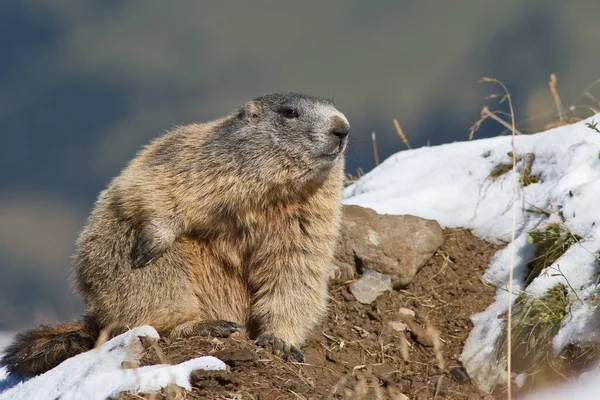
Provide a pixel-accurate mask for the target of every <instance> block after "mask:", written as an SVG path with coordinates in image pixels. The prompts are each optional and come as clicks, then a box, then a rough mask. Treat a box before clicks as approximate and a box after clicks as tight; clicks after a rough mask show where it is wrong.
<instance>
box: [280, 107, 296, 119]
mask: <svg viewBox="0 0 600 400" xmlns="http://www.w3.org/2000/svg"><path fill="white" fill-rule="evenodd" d="M279 113H280V114H281V115H283V116H284V117H286V118H298V117H299V116H300V114H298V110H296V109H295V108H290V107H284V108H281V109H280V110H279Z"/></svg>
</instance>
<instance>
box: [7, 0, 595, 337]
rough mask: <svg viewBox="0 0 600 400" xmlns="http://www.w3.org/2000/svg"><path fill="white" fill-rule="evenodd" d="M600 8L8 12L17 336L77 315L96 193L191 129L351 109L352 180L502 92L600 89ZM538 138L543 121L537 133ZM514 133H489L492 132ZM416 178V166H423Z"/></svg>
mask: <svg viewBox="0 0 600 400" xmlns="http://www.w3.org/2000/svg"><path fill="white" fill-rule="evenodd" d="M598 16H600V2H598V1H577V2H566V1H552V0H539V1H535V0H520V1H517V0H503V1H494V2H492V1H481V0H462V1H447V0H438V1H426V0H425V1H419V2H417V1H371V2H367V1H358V0H346V1H342V0H336V1H333V0H332V1H302V2H300V1H294V2H291V1H280V2H274V1H273V2H269V1H251V2H250V1H248V2H241V1H238V2H229V1H220V2H218V1H214V2H213V1H192V0H180V1H165V0H163V1H159V0H130V1H116V0H102V1H80V0H24V1H16V0H3V1H2V2H0V32H1V35H0V55H1V56H0V84H1V88H2V90H0V135H1V136H0V138H1V141H0V143H1V144H0V329H17V328H22V327H25V326H28V325H31V324H33V323H34V322H40V321H48V322H52V321H56V320H58V319H69V318H72V317H76V316H77V315H78V314H79V313H81V312H82V310H83V308H82V304H81V302H80V301H79V299H78V298H77V296H76V295H74V294H72V290H71V288H70V285H69V282H68V274H69V263H70V262H71V258H70V257H71V254H72V253H73V250H74V241H75V239H76V237H77V234H78V232H79V230H80V229H81V228H82V226H83V224H84V222H85V218H86V217H87V215H88V213H89V212H90V210H91V208H92V206H93V203H94V201H95V198H96V196H97V194H98V192H99V191H100V190H102V189H103V188H104V187H105V185H106V184H107V183H108V182H109V180H110V179H111V178H112V177H114V176H115V175H117V174H118V173H119V171H120V170H121V169H122V168H123V167H124V165H125V163H126V162H127V161H128V160H129V159H130V158H131V157H132V156H133V155H134V154H135V152H136V151H137V150H138V149H139V148H140V147H141V146H142V145H143V144H145V143H147V142H148V141H149V140H150V139H151V138H153V137H155V136H157V135H160V134H161V132H164V130H166V129H168V128H169V127H171V126H173V125H174V124H183V123H189V122H194V121H206V120H209V119H213V118H217V117H220V116H223V115H225V114H227V113H229V112H231V111H232V110H233V109H234V108H236V107H238V106H240V105H241V104H243V103H244V102H245V101H246V100H248V99H251V98H253V97H255V96H257V95H259V94H261V93H267V92H274V91H288V90H294V91H300V92H305V93H309V94H313V95H319V96H325V97H330V98H333V99H334V100H335V102H336V104H337V106H338V108H339V109H340V110H341V111H343V112H344V113H345V114H346V116H347V117H348V119H349V120H350V122H351V125H352V130H353V132H352V136H353V139H352V146H351V148H350V149H349V151H348V154H347V160H348V162H347V163H348V172H351V173H355V171H356V169H357V168H358V167H361V168H362V169H363V170H365V171H368V170H370V169H371V168H372V167H373V166H374V161H373V154H372V147H371V140H370V135H371V132H373V131H375V132H377V138H378V148H379V154H380V158H381V159H384V158H386V157H387V156H389V155H390V154H392V153H395V152H397V151H400V150H404V149H405V146H404V145H403V144H402V142H401V141H400V139H399V137H398V136H397V135H396V133H395V131H394V127H393V125H392V119H393V118H397V119H398V120H399V121H400V124H401V125H402V127H403V129H404V132H405V133H406V135H407V136H408V139H409V140H410V142H411V144H412V146H413V147H419V146H423V145H425V144H426V143H427V142H428V141H429V142H430V143H431V144H439V143H444V142H449V141H454V140H466V139H467V137H468V130H469V127H470V126H471V125H472V124H473V122H475V121H476V120H477V119H478V118H479V112H480V110H481V108H482V106H483V105H484V104H485V103H484V98H485V96H486V95H487V94H490V93H493V92H495V89H494V88H493V87H490V86H489V85H488V86H484V85H481V84H478V83H477V81H478V80H479V79H480V78H481V77H483V76H493V77H496V78H499V79H501V80H502V81H504V83H506V85H507V86H508V88H509V89H510V91H511V93H512V95H513V98H514V101H515V107H516V113H517V119H519V120H525V119H526V118H529V117H532V116H536V115H539V114H540V113H544V112H551V113H552V111H553V110H555V108H554V103H553V100H552V98H551V97H550V95H549V92H548V86H547V82H548V77H549V75H550V73H556V74H557V76H558V79H559V91H560V94H561V96H562V98H563V101H564V102H565V103H569V102H571V101H575V100H576V99H577V98H578V96H579V95H580V94H581V93H582V91H583V90H584V89H585V88H586V87H587V86H588V85H589V84H590V83H592V82H593V81H594V80H595V79H597V78H600V68H599V66H600V52H599V51H598V42H599V39H600V26H599V23H598ZM534 128H535V126H534ZM501 130H502V129H501V128H500V127H499V126H498V125H497V124H495V123H486V124H484V125H483V127H482V130H481V131H480V132H479V133H478V134H477V136H478V137H484V136H491V135H496V134H498V133H499V132H500V131H501ZM407 173H410V171H407Z"/></svg>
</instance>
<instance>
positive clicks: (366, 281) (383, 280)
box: [348, 269, 392, 304]
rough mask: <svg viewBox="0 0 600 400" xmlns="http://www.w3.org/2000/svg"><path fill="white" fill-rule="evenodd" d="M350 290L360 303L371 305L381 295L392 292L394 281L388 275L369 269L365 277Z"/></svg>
mask: <svg viewBox="0 0 600 400" xmlns="http://www.w3.org/2000/svg"><path fill="white" fill-rule="evenodd" d="M348 288H349V289H350V293H352V295H353V296H354V297H355V298H356V300H357V301H358V302H359V303H361V304H371V303H372V302H374V301H375V299H376V298H377V297H378V296H379V295H380V294H382V293H384V292H386V291H388V290H392V280H391V279H390V277H389V276H387V275H383V274H380V273H379V272H375V271H373V270H371V269H367V270H366V271H364V274H363V276H362V277H361V278H360V279H359V280H357V281H354V282H352V283H351V284H350V285H349V286H348Z"/></svg>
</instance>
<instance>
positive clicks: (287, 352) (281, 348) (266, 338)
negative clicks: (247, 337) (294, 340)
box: [254, 334, 304, 362]
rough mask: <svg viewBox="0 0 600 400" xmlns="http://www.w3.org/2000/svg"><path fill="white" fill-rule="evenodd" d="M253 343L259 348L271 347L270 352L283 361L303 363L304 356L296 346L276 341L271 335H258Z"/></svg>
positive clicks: (279, 340)
mask: <svg viewBox="0 0 600 400" xmlns="http://www.w3.org/2000/svg"><path fill="white" fill-rule="evenodd" d="M254 343H255V344H256V345H257V346H260V347H267V346H269V345H270V346H271V352H272V353H273V354H274V355H276V356H278V357H281V358H282V359H284V360H285V361H289V360H290V359H294V360H296V361H298V362H304V355H303V354H302V352H301V351H300V349H298V348H297V347H296V346H293V345H291V344H288V343H285V342H284V341H283V340H281V339H277V338H276V337H274V336H273V335H269V334H263V335H260V336H259V337H258V338H256V340H255V341H254Z"/></svg>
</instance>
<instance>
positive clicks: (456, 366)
mask: <svg viewBox="0 0 600 400" xmlns="http://www.w3.org/2000/svg"><path fill="white" fill-rule="evenodd" d="M444 239H445V242H444V244H443V245H442V247H441V248H440V249H439V250H438V251H437V252H436V254H435V255H434V256H433V257H432V258H431V259H430V260H429V261H428V262H427V264H426V265H425V266H424V267H423V268H422V269H421V271H420V272H419V273H418V274H417V275H416V277H415V279H414V280H413V281H412V282H411V283H410V284H409V285H408V287H407V288H406V289H404V290H399V291H393V292H386V293H384V294H383V295H381V296H380V297H379V298H378V299H377V300H376V301H375V302H373V304H371V305H363V304H360V303H358V302H357V301H355V300H353V299H352V296H351V295H350V294H349V293H348V292H347V287H348V283H349V282H339V281H337V282H335V281H334V282H332V284H331V286H330V293H331V302H330V311H329V313H328V317H327V319H326V320H325V321H324V322H323V323H322V324H321V325H320V326H319V327H318V328H317V329H315V331H314V332H313V335H312V337H311V338H310V340H309V341H308V342H307V343H306V345H305V346H303V348H302V350H303V352H304V355H305V358H306V360H305V362H304V363H302V364H300V363H296V362H284V361H283V360H281V359H280V358H278V357H275V356H273V355H272V354H270V352H269V351H268V350H265V349H262V348H258V347H256V346H255V345H254V344H253V343H252V342H251V341H249V340H247V339H246V338H245V336H244V335H242V334H241V333H236V334H234V336H232V337H230V338H227V339H216V338H212V339H210V338H200V337H194V338H190V339H186V340H174V341H173V340H163V339H161V340H160V341H159V342H158V343H157V346H151V347H149V348H148V349H147V350H146V351H145V353H144V356H143V358H142V362H141V364H142V365H150V364H156V363H160V362H174V363H179V362H182V361H185V360H188V359H190V358H194V357H199V356H202V355H214V356H216V357H219V358H220V359H222V360H223V361H225V362H226V363H227V364H228V371H226V372H225V371H224V372H206V371H196V372H194V373H193V374H192V377H191V382H192V386H193V390H192V391H191V392H187V391H185V390H183V389H181V388H178V387H169V388H167V389H165V390H163V391H162V392H161V393H160V394H159V393H154V394H147V395H145V397H141V396H140V395H133V394H121V395H120V397H119V399H140V398H154V399H161V398H170V399H175V398H177V399H236V398H238V399H261V400H271V399H272V400H275V399H326V398H332V399H335V398H357V399H360V398H369V397H371V398H375V399H383V398H391V399H404V398H410V399H432V398H433V399H469V400H475V399H483V398H486V397H485V395H484V394H483V393H481V392H479V391H478V390H477V389H476V388H475V387H474V386H473V385H472V384H471V382H470V381H469V378H468V376H467V374H466V373H465V371H464V369H463V368H462V366H461V363H460V361H459V356H460V354H461V352H462V348H463V345H464V342H465V340H466V338H467V335H468V334H469V331H470V330H471V328H472V324H471V321H470V320H469V316H470V315H472V314H474V313H477V312H480V311H483V310H484V309H485V308H486V307H487V306H488V305H489V304H491V303H492V301H493V297H494V292H495V290H494V288H492V287H490V286H487V285H485V284H484V283H483V282H482V281H481V279H480V277H481V275H482V273H483V271H484V269H485V268H486V266H487V264H488V262H489V259H490V257H491V256H492V255H493V254H494V252H495V251H497V250H498V246H495V245H491V244H489V243H486V242H484V241H481V240H479V239H477V238H475V237H474V236H473V235H472V234H471V233H470V232H469V231H467V230H463V229H446V230H444ZM401 308H404V309H408V310H412V311H414V312H415V314H416V316H415V317H414V318H411V317H410V316H408V317H407V316H405V313H406V310H403V311H404V313H402V312H401V311H400V309H401ZM394 321H396V322H403V323H404V324H406V325H408V326H409V327H410V331H411V332H410V333H409V332H401V331H397V330H394V329H393V328H392V327H391V326H390V322H394ZM399 325H400V326H401V324H395V326H396V328H398V327H399ZM438 335H439V336H438ZM437 337H439V340H438V339H437ZM438 345H441V347H440V348H439V350H438V351H436V348H437V347H438ZM157 347H158V350H157ZM436 353H437V356H436ZM161 360H162V361H161ZM402 394H403V395H405V396H407V397H402Z"/></svg>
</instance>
